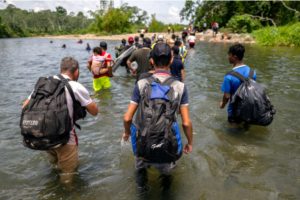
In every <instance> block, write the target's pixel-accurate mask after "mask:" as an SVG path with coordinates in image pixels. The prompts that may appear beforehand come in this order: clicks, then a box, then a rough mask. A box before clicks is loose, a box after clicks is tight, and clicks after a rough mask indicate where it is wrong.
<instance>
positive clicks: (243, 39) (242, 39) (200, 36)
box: [43, 30, 255, 44]
mask: <svg viewBox="0 0 300 200" xmlns="http://www.w3.org/2000/svg"><path fill="white" fill-rule="evenodd" d="M153 34H154V33H146V34H145V37H149V38H151V37H152V35H153ZM155 34H156V36H158V35H160V34H161V35H164V37H165V38H166V39H168V38H170V37H171V34H168V33H155ZM175 34H176V35H178V36H181V33H180V32H176V33H175ZM136 35H139V33H131V34H121V35H105V36H104V35H102V36H101V35H96V34H84V35H57V36H53V35H47V36H43V38H49V39H78V40H79V39H82V40H88V39H90V40H118V41H120V40H122V39H123V38H125V39H126V40H127V39H128V37H130V36H133V37H134V36H136ZM196 37H197V40H198V41H207V42H215V43H237V42H238V43H250V44H252V43H255V40H254V38H253V37H252V36H251V35H250V34H234V33H222V32H219V33H218V34H217V35H216V37H213V33H212V30H207V31H205V33H203V32H201V33H197V34H196Z"/></svg>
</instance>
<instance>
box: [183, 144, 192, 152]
mask: <svg viewBox="0 0 300 200" xmlns="http://www.w3.org/2000/svg"><path fill="white" fill-rule="evenodd" d="M192 151H193V146H192V145H191V144H186V145H185V146H184V148H183V152H184V153H185V154H188V153H192Z"/></svg>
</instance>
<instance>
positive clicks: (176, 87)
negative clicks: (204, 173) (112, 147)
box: [122, 43, 193, 192]
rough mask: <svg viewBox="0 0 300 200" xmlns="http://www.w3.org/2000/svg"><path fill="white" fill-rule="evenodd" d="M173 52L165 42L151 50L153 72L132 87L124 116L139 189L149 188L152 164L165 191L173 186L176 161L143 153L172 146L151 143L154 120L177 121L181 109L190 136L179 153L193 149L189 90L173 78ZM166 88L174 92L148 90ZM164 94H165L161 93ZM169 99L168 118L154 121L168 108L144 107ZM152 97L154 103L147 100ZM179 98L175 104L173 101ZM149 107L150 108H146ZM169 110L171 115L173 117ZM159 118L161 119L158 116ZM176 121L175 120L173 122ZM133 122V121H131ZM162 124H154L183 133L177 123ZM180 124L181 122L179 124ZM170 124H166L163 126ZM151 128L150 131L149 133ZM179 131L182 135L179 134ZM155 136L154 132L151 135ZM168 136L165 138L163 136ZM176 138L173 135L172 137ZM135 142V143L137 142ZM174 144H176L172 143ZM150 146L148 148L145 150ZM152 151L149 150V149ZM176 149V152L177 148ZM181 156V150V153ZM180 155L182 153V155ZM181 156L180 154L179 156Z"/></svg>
mask: <svg viewBox="0 0 300 200" xmlns="http://www.w3.org/2000/svg"><path fill="white" fill-rule="evenodd" d="M172 57H173V56H172V51H171V47H170V46H169V45H168V44H166V43H158V44H156V45H155V47H154V49H153V50H152V52H151V60H152V62H153V63H154V69H155V72H154V74H153V75H152V76H151V77H149V78H144V79H141V80H139V81H138V82H137V83H136V85H135V87H134V90H133V95H132V97H131V101H130V103H129V106H128V110H127V112H126V113H125V115H124V133H123V135H122V140H123V141H127V140H128V139H129V137H131V141H132V146H133V152H134V154H135V168H136V183H137V186H138V190H139V191H140V192H145V191H147V188H148V187H147V168H149V167H155V168H156V169H157V170H159V172H160V173H161V176H160V178H161V181H162V186H163V190H167V189H169V187H170V183H171V179H172V177H171V175H170V173H171V171H172V169H173V168H174V167H175V161H171V162H170V161H166V160H164V159H165V157H160V156H164V155H165V153H164V154H163V155H162V154H160V153H158V154H155V155H156V159H158V160H160V161H156V162H152V161H151V159H149V158H148V157H145V156H143V155H144V154H147V153H148V152H149V151H150V154H151V152H153V151H156V152H157V151H160V150H159V149H160V148H162V150H161V151H162V152H163V151H164V150H163V149H165V151H168V150H169V149H168V148H167V147H165V146H164V143H160V142H157V143H155V144H152V142H151V141H153V137H151V135H149V134H151V133H154V132H151V130H153V129H152V128H151V127H152V126H153V123H154V124H155V125H156V123H160V125H162V124H161V122H166V124H168V122H170V121H169V120H172V122H174V123H175V124H177V122H176V115H177V113H178V112H177V111H178V110H179V111H180V113H181V115H180V116H181V119H182V120H181V121H182V127H183V131H184V133H185V136H186V138H187V144H186V145H184V146H183V145H182V144H181V141H180V142H178V141H177V142H178V143H177V144H178V146H180V149H181V150H179V152H182V151H183V152H184V153H186V154H188V153H191V152H192V149H193V148H192V144H193V127H192V123H191V120H190V117H189V100H188V92H187V88H186V86H185V85H184V83H182V82H180V81H178V80H175V79H173V78H172V76H171V73H170V65H171V63H172ZM158 84H160V85H158ZM161 84H162V85H161ZM166 87H167V88H168V89H169V90H168V91H172V92H171V93H168V91H167V92H166V93H165V91H164V92H158V93H155V92H154V94H153V93H152V92H151V98H150V96H148V95H150V94H149V93H147V91H154V89H156V90H158V89H162V90H166ZM162 95H163V96H162ZM166 96H167V99H168V100H166V101H164V102H169V103H170V104H171V105H172V106H171V107H168V106H167V107H168V109H167V110H168V111H169V112H168V116H167V117H168V120H166V119H165V120H158V121H155V120H154V118H155V117H164V116H166V115H167V113H166V112H165V110H166V109H162V112H164V113H156V112H155V111H153V112H152V111H151V112H143V110H144V111H147V110H148V109H145V106H149V105H152V108H155V107H160V106H161V105H162V98H164V99H165V98H166ZM147 99H148V101H150V100H151V102H148V104H147ZM153 99H156V100H157V101H154V100H153ZM174 99H177V100H176V103H175V101H174ZM147 108H149V107H147ZM137 110H138V113H137V114H136V115H135V113H136V111H137ZM170 113H171V115H172V116H170ZM134 115H135V119H134V120H133V116H134ZM159 119H160V118H159ZM173 120H174V121H173ZM132 121H133V123H132ZM147 121H148V122H152V121H153V123H150V124H148V125H147V124H145V123H147ZM166 124H165V125H162V126H159V125H158V126H155V127H156V129H154V130H155V131H157V130H158V129H159V130H161V129H163V130H164V131H166V132H168V133H169V132H173V134H174V135H176V136H175V137H176V138H177V136H179V138H180V133H178V130H179V126H177V128H178V129H176V128H174V126H168V125H166ZM177 125H178V124H177ZM164 126H167V127H164ZM149 131H150V132H149ZM155 133H159V134H160V133H161V132H155ZM141 134H143V135H144V138H145V139H144V140H142V143H141V139H140V138H141V137H142V135H141ZM178 134H179V135H178ZM147 136H149V137H147ZM152 136H153V135H152ZM163 138H165V137H163ZM173 139H174V138H173ZM166 140H171V138H169V137H167V138H166ZM134 141H135V142H134ZM167 144H170V143H169V142H166V143H165V145H167ZM172 144H174V143H172ZM143 148H147V151H144V150H146V149H143ZM148 150H149V151H148ZM176 152H177V151H176ZM180 155H181V153H180ZM179 157H180V156H179ZM177 159H178V157H177ZM177 159H176V160H177Z"/></svg>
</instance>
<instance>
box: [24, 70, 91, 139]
mask: <svg viewBox="0 0 300 200" xmlns="http://www.w3.org/2000/svg"><path fill="white" fill-rule="evenodd" d="M61 75H62V76H63V77H64V78H66V79H70V77H69V76H68V75H65V74H61ZM53 77H54V78H56V79H59V78H58V77H57V76H53ZM70 80H71V79H70ZM69 84H70V86H71V88H72V90H73V93H74V96H75V99H76V100H77V101H79V102H80V104H81V106H83V107H86V106H87V105H89V104H90V103H92V102H93V100H92V99H91V97H90V94H89V92H88V90H87V89H86V88H85V87H84V86H83V85H81V84H80V83H78V82H76V81H69ZM65 91H66V98H67V106H68V110H69V115H70V118H71V121H72V123H73V100H72V97H71V95H70V93H69V91H68V89H67V88H66V87H65ZM30 97H31V95H30V96H29V97H28V99H30ZM68 144H72V145H76V144H77V136H76V133H75V128H74V124H73V128H72V130H71V131H70V139H69V142H68Z"/></svg>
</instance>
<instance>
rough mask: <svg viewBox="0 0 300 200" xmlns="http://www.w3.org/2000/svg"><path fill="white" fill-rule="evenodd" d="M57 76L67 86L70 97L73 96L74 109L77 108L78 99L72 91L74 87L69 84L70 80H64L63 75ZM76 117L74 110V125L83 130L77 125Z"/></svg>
mask: <svg viewBox="0 0 300 200" xmlns="http://www.w3.org/2000/svg"><path fill="white" fill-rule="evenodd" d="M57 76H58V77H59V78H60V79H61V81H62V82H63V83H64V84H65V86H66V87H67V89H68V91H69V94H70V96H71V98H72V101H73V107H74V106H75V104H74V102H75V101H77V100H76V98H75V95H74V92H73V90H72V87H71V86H70V84H69V80H68V79H66V78H64V77H63V76H62V75H61V74H58V75H57ZM74 115H75V109H74V108H73V123H74V125H75V126H76V127H77V128H79V129H81V127H80V125H79V124H77V123H76V122H75V119H74Z"/></svg>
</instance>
